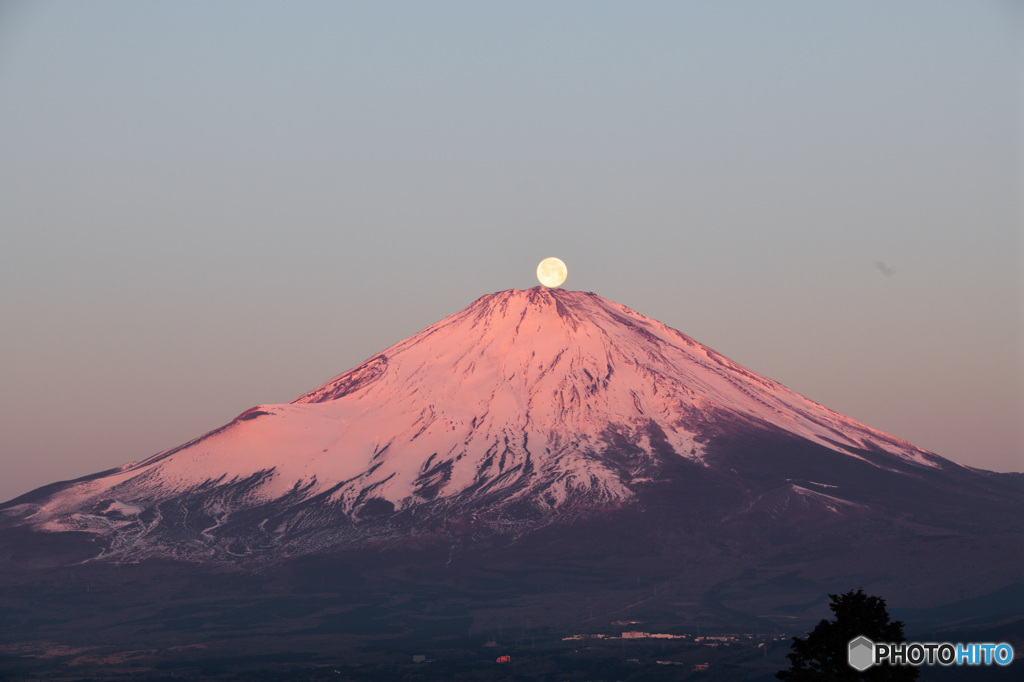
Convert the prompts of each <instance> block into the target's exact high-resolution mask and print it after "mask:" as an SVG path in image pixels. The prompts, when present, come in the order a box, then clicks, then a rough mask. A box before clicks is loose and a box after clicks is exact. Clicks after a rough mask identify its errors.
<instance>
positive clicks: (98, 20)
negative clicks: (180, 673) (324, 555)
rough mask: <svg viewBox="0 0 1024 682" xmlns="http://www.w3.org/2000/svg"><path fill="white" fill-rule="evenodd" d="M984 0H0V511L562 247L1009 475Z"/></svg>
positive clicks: (670, 317) (219, 418)
mask: <svg viewBox="0 0 1024 682" xmlns="http://www.w3.org/2000/svg"><path fill="white" fill-rule="evenodd" d="M1022 25H1024V22H1022V11H1021V9H1020V8H1019V7H1017V6H1016V5H1015V4H1014V3H1012V2H1009V1H990V2H979V3H970V4H967V3H946V2H939V3H936V2H900V3H881V2H869V3H858V4H856V5H837V4H828V5H821V4H819V3H811V2H796V3H785V4H782V3H778V4H765V3H752V2H745V3H733V4H730V5H728V6H721V5H705V4H697V3H644V2H641V3H630V4H628V5H626V4H615V3H601V2H598V3H576V2H566V3H558V4H554V5H551V4H545V3H514V4H511V3H509V4H506V3H496V4H494V3H492V4H487V5H479V4H476V3H465V2H441V3H429V4H418V3H408V2H401V3H399V2H395V3H374V4H372V5H356V4H343V3H327V2H306V3H289V4H287V5H285V4H283V3H282V4H273V3H260V4H250V3H235V2H224V3H217V4H215V5H205V4H201V3H189V2H184V3H181V2H175V3H167V2H154V3H146V4H137V3H130V2H95V3H89V4H78V3H71V2H51V1H45V0H44V1H42V2H9V3H6V4H4V5H3V6H2V7H0V102H3V106H2V107H0V149H2V150H3V151H2V153H0V225H2V226H3V229H2V231H0V320H2V321H3V334H0V355H2V357H3V375H2V378H3V380H2V388H0V458H2V459H0V461H2V463H3V465H4V470H5V472H6V475H5V477H4V480H3V481H0V500H7V499H10V498H13V497H15V496H17V495H20V494H22V493H25V492H28V491H29V490H31V489H33V488H36V487H38V486H41V485H45V484H48V483H51V482H54V481H57V480H65V479H71V478H76V477H79V476H83V475H87V474H90V473H94V472H97V471H100V470H103V469H107V468H111V467H114V466H118V465H120V464H123V463H125V462H128V461H132V460H141V459H144V458H146V457H148V456H150V455H152V454H155V453H156V452H159V451H161V450H165V449H168V448H171V447H174V446H177V445H179V444H181V443H183V442H185V441H187V440H189V439H191V438H194V437H196V436H198V435H201V434H202V433H205V432H206V431H208V430H211V429H213V428H216V427H218V426H220V425H222V424H224V423H226V422H227V421H229V420H230V419H232V418H233V417H234V416H236V415H237V414H239V413H241V412H242V411H244V410H246V409H248V408H250V407H252V406H254V405H257V404H266V403H281V402H288V401H290V400H292V399H294V398H296V397H298V396H299V395H301V394H302V393H304V392H306V391H308V390H310V389H312V388H314V387H315V386H317V385H319V384H321V383H323V382H325V381H327V380H329V379H330V378H331V377H333V376H335V375H337V374H339V373H340V372H342V371H344V370H346V369H348V368H350V367H352V366H354V365H356V364H358V363H359V362H361V361H362V360H364V359H366V358H368V357H370V356H371V355H373V354H374V353H376V352H379V351H381V350H383V349H384V348H386V347H387V346H389V345H391V344H393V343H395V342H397V341H399V340H401V339H403V338H405V337H408V336H411V335H412V334H414V333H416V332H418V331H420V330H421V329H423V328H424V327H426V326H429V325H430V324H433V323H434V322H437V321H438V320H440V319H442V318H443V317H445V316H447V315H450V314H452V313H455V312H457V311H458V310H460V309H462V308H464V307H465V306H467V305H469V304H470V303H471V302H472V301H473V300H475V299H477V298H479V297H480V296H481V295H484V294H488V293H492V292H495V291H501V290H505V289H511V288H517V289H525V288H530V287H532V286H535V285H536V284H537V282H536V278H535V269H536V266H537V263H538V262H539V261H540V260H541V259H543V258H545V257H547V256H557V257H559V258H561V259H562V260H564V261H565V263H566V264H567V266H568V280H567V281H566V282H565V285H564V287H565V288H567V289H574V290H584V291H594V292H595V293H597V294H599V295H601V296H603V297H604V298H607V299H609V300H612V301H615V302H618V303H621V304H623V305H626V306H629V307H630V308H633V309H634V310H636V311H637V312H639V313H641V314H643V315H646V316H648V317H652V318H654V319H657V320H660V321H662V322H664V323H665V324H668V325H669V326H671V327H674V328H676V329H679V330H680V331H682V332H683V333H685V334H687V335H689V336H691V337H693V338H695V339H696V340H698V341H700V342H701V343H704V344H706V345H708V346H710V347H712V348H714V349H715V350H717V351H719V352H720V353H722V354H723V355H725V356H727V357H729V358H731V359H732V360H735V361H736V362H738V363H740V364H742V365H743V366H745V367H747V368H749V369H750V370H752V371H754V372H757V373H759V374H762V375H764V376H767V377H769V378H771V379H774V380H776V381H779V382H780V383H782V384H784V385H786V386H788V387H790V388H792V389H793V390H795V391H797V392H799V393H801V394H803V395H805V396H806V397H808V398H810V399H812V400H814V401H816V402H819V403H821V404H823V405H825V406H827V407H829V408H831V409H834V410H836V411H838V412H841V413H843V414H846V415H848V416H850V417H853V418H855V419H858V420H860V421H862V422H864V423H866V424H867V425H869V426H871V427H873V428H876V429H879V430H881V431H884V432H886V433H890V434H892V435H894V436H897V437H900V438H903V439H906V440H908V441H910V442H912V443H914V444H915V445H918V446H920V447H922V448H925V449H927V450H930V451H934V452H936V453H937V454H939V455H941V456H943V457H946V458H948V459H951V460H953V461H956V462H959V463H961V464H965V465H968V466H974V467H981V468H986V469H992V470H997V471H1021V470H1022V469H1024V420H1022V419H1021V415H1022V414H1024V312H1022V303H1024V301H1022V299H1024V275H1022V262H1024V243H1022V242H1024V240H1022V233H1024V223H1022V214H1024V182H1022V169H1024V166H1022V157H1024V123H1022V121H1024V115H1022V113H1024V111H1022V110H1024V107H1022V94H1024V68H1022V66H1021V65H1022V62H1024V38H1022V35H1024V29H1022Z"/></svg>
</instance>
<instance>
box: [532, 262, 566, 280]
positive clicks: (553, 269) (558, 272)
mask: <svg viewBox="0 0 1024 682" xmlns="http://www.w3.org/2000/svg"><path fill="white" fill-rule="evenodd" d="M568 274H569V271H568V270H566V268H565V263H563V262H562V261H560V260H558V259H557V258H545V259H544V260H542V261H541V262H540V265H538V266H537V279H539V280H540V283H541V284H543V285H544V286H546V287H557V286H559V285H561V284H562V282H564V281H565V278H566V276H567V275H568Z"/></svg>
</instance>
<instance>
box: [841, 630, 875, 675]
mask: <svg viewBox="0 0 1024 682" xmlns="http://www.w3.org/2000/svg"><path fill="white" fill-rule="evenodd" d="M847 661H848V662H849V663H850V667H851V668H853V669H854V670H857V671H859V672H864V671H865V670H867V669H868V668H870V667H871V666H872V665H874V663H875V643H874V642H872V641H871V640H870V639H868V638H867V637H865V636H864V635H861V636H860V637H858V638H857V639H851V640H850V650H849V657H848V658H847Z"/></svg>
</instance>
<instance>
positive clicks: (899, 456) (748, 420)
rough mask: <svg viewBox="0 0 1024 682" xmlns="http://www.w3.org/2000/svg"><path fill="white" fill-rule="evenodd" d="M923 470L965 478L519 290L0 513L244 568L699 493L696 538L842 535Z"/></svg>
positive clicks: (637, 328)
mask: <svg viewBox="0 0 1024 682" xmlns="http://www.w3.org/2000/svg"><path fill="white" fill-rule="evenodd" d="M850 472H854V473H855V474H856V475H854V476H853V477H852V478H851V477H850V475H851V474H850ZM929 472H930V473H929ZM938 472H946V473H947V474H949V473H950V472H951V473H952V474H956V473H957V472H960V473H963V474H964V475H966V474H967V473H969V471H968V470H966V469H964V468H963V467H960V466H958V465H955V464H953V463H951V462H948V461H947V460H944V459H942V458H940V457H938V456H937V455H934V454H931V453H928V452H926V451H923V450H921V449H919V448H917V447H915V446H913V445H911V444H910V443H907V442H905V441H902V440H900V439H898V438H894V437H892V436H889V435H886V434H884V433H881V432H879V431H876V430H874V429H871V428H869V427H867V426H865V425H864V424H861V423H859V422H857V421H855V420H853V419H850V418H848V417H845V416H843V415H841V414H838V413H836V412H833V411H831V410H829V409H827V408H825V407H822V406H821V405H818V404H817V403H814V402H812V401H810V400H808V399H806V398H804V397H802V396H800V395H798V394H797V393H795V392H794V391H791V390H789V389H787V388H786V387H784V386H782V385H781V384H778V383H777V382H774V381H771V380H769V379H766V378H764V377H761V376H758V375H757V374H755V373H753V372H751V371H749V370H747V369H744V368H743V367H741V366H740V365H738V364H736V363H734V362H732V361H730V360H728V359H727V358H724V357H722V356H721V355H719V354H718V353H716V352H714V351H713V350H711V349H710V348H708V347H706V346H703V345H701V344H700V343H698V342H696V341H694V340H693V339H691V338H689V337H688V336H686V335H684V334H682V333H680V332H678V331H676V330H674V329H671V328H670V327H667V326H666V325H664V324H662V323H660V322H657V321H655V320H652V319H650V318H647V317H644V316H643V315H640V314H639V313H636V312H634V311H633V310H630V309H629V308H626V307H625V306H622V305H619V304H616V303H613V302H611V301H607V300H605V299H603V298H601V297H600V296H597V295H596V294H593V293H584V292H578V291H566V290H560V289H548V288H543V287H537V288H534V289H529V290H525V291H519V290H509V291H502V292H498V293H495V294H491V295H487V296H483V297H481V298H480V299H478V300H477V301H475V302H474V303H472V304H471V305H470V306H469V307H467V308H465V309H464V310H462V311H460V312H458V313H455V314H454V315H451V316H449V317H447V318H445V319H443V320H441V321H440V322H438V323H436V324H434V325H432V326H430V327H428V328H426V329H424V330H423V331H421V332H419V333H418V334H416V335H414V336H411V337H409V338H407V339H405V340H403V341H401V342H399V343H397V344H395V345H393V346H391V347H390V348H388V349H386V350H384V351H382V352H381V353H379V354H377V355H375V356H373V357H372V358H370V359H368V360H367V361H365V362H363V363H362V364H360V365H359V366H357V367H355V368H353V369H351V370H349V371H347V372H345V373H343V374H340V375H338V376H337V377H335V378H334V379H332V380H330V381H328V382H327V383H325V384H323V385H322V386H319V387H318V388H315V389H313V390H312V391H309V392H308V393H306V394H304V395H302V396H301V397H299V398H298V399H296V400H295V401H293V402H291V403H289V404H284V405H260V406H257V407H254V408H252V409H250V410H247V411H246V412H244V413H242V414H241V415H239V416H238V417H237V418H235V419H234V420H233V421H231V422H230V423H229V424H226V425H225V426H223V427H221V428H219V429H216V430H214V431H211V432H210V433H207V434H205V435H203V436H201V437H199V438H196V439H195V440H192V441H190V442H188V443H185V444H184V445H181V446H179V447H176V448H173V449H171V450H167V451H165V452H161V453H159V454H157V455H154V456H152V457H150V458H149V459H146V460H144V461H142V462H138V463H134V462H133V463H130V464H127V465H124V466H122V467H119V468H117V469H113V470H110V471H105V472H102V473H99V474H95V475H92V476H88V477H85V478H82V479H79V480H76V481H70V482H65V483H57V484H53V485H50V486H46V487H44V488H40V489H38V490H36V491H34V492H32V493H29V494H27V495H24V496H22V497H20V498H17V499H15V500H12V501H10V502H8V503H6V504H4V505H0V514H2V515H3V518H4V519H6V521H5V523H6V524H8V525H15V526H23V527H28V528H31V529H35V530H40V531H49V532H61V531H84V532H87V533H90V534H93V536H94V537H95V538H96V539H97V541H99V544H100V545H101V547H102V553H103V556H105V557H106V558H110V559H115V560H133V559H138V558H143V557H147V556H157V555H159V556H173V557H178V558H185V559H195V560H204V559H208V558H214V559H230V560H235V559H238V558H243V557H248V558H254V559H258V558H260V557H271V556H273V557H281V556H287V555H295V554H306V553H310V552H317V551H321V550H324V549H329V548H339V547H355V546H361V545H364V544H365V543H366V542H371V541H373V542H380V541H398V540H400V539H401V538H408V537H411V536H417V535H430V534H436V533H451V532H452V528H453V527H459V528H470V529H472V533H474V534H478V535H495V534H498V535H501V534H512V535H515V536H518V535H521V534H523V533H525V532H528V531H530V530H531V529H535V528H538V527H545V526H548V525H551V524H559V523H561V524H565V523H572V522H574V521H577V520H580V519H587V518H593V517H594V516H595V515H600V514H608V513H613V512H614V511H615V510H622V509H630V508H632V509H645V508H649V507H650V505H651V504H653V502H651V501H652V500H655V499H665V498H668V499H676V500H677V502H678V500H679V499H680V498H685V499H694V500H695V499H697V497H699V496H697V495H696V494H695V493H694V488H693V487H694V486H698V487H700V488H702V490H703V494H707V493H708V491H709V490H711V489H715V490H720V492H721V494H720V495H718V496H717V497H716V499H715V500H713V503H711V504H704V505H702V506H699V507H696V508H694V509H693V513H695V514H701V515H704V516H705V517H707V516H712V517H714V519H715V520H716V522H718V521H721V522H724V521H725V520H727V519H731V518H736V517H737V515H743V514H749V513H752V511H758V510H762V511H764V510H767V512H768V513H769V514H770V515H772V516H778V515H779V514H780V513H783V512H784V511H785V510H787V509H788V510H790V512H786V513H791V512H792V510H794V509H802V510H805V512H806V510H807V509H812V510H813V513H814V514H818V515H824V516H826V517H829V518H831V517H833V516H837V515H838V516H840V517H842V516H848V515H851V514H853V515H857V514H863V513H864V510H866V509H869V508H871V507H872V505H873V501H877V499H876V498H875V497H874V496H873V495H874V493H873V491H874V490H875V488H872V487H871V486H868V487H867V488H856V487H851V486H850V481H852V480H861V481H864V480H876V479H877V480H882V479H884V480H886V481H889V479H890V478H892V477H894V476H895V477H897V478H903V479H906V480H913V481H915V482H919V481H920V480H922V477H925V478H927V476H929V475H931V476H934V475H935V474H937V473H938ZM887 477H888V478H887ZM826 479H827V480H826ZM886 485H887V486H892V485H897V486H898V485H899V484H893V483H892V482H891V481H889V482H888V483H886ZM686 491H690V492H686ZM780 510H781V511H780ZM801 513H804V512H801Z"/></svg>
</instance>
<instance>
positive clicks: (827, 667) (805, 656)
mask: <svg viewBox="0 0 1024 682" xmlns="http://www.w3.org/2000/svg"><path fill="white" fill-rule="evenodd" d="M829 597H830V598H831V599H832V603H831V604H829V608H831V609H832V613H833V614H835V620H831V621H828V620H822V621H821V622H820V623H818V625H817V626H815V628H814V630H812V631H811V633H810V634H809V635H808V636H807V638H806V639H800V638H799V637H794V638H793V650H792V651H791V652H790V653H788V654H786V658H788V659H789V660H790V663H791V665H790V667H789V669H788V670H780V671H779V672H777V673H775V676H776V677H777V678H779V679H780V680H789V681H790V682H804V681H805V680H806V681H808V682H811V681H812V680H813V681H818V680H836V681H837V682H838V681H841V682H846V681H848V680H849V681H850V682H854V681H856V682H861V681H863V682H868V681H869V680H870V681H874V680H893V681H897V680H899V681H902V680H916V679H917V678H918V677H917V672H918V671H917V668H916V667H914V666H890V665H887V664H883V665H876V666H872V667H870V668H868V669H867V670H865V671H863V672H858V671H857V670H855V669H854V668H852V667H850V665H849V663H848V662H847V661H848V659H847V656H848V649H849V644H850V640H852V639H854V638H856V637H858V636H860V635H863V636H865V637H867V638H868V639H870V640H871V641H873V642H903V641H905V639H904V637H903V623H902V622H900V621H898V620H889V612H888V611H886V609H885V600H884V599H882V598H881V597H872V596H870V595H866V594H864V590H863V589H858V590H857V591H856V592H854V591H853V590H850V591H849V592H847V593H846V594H839V595H836V594H830V595H829Z"/></svg>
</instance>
